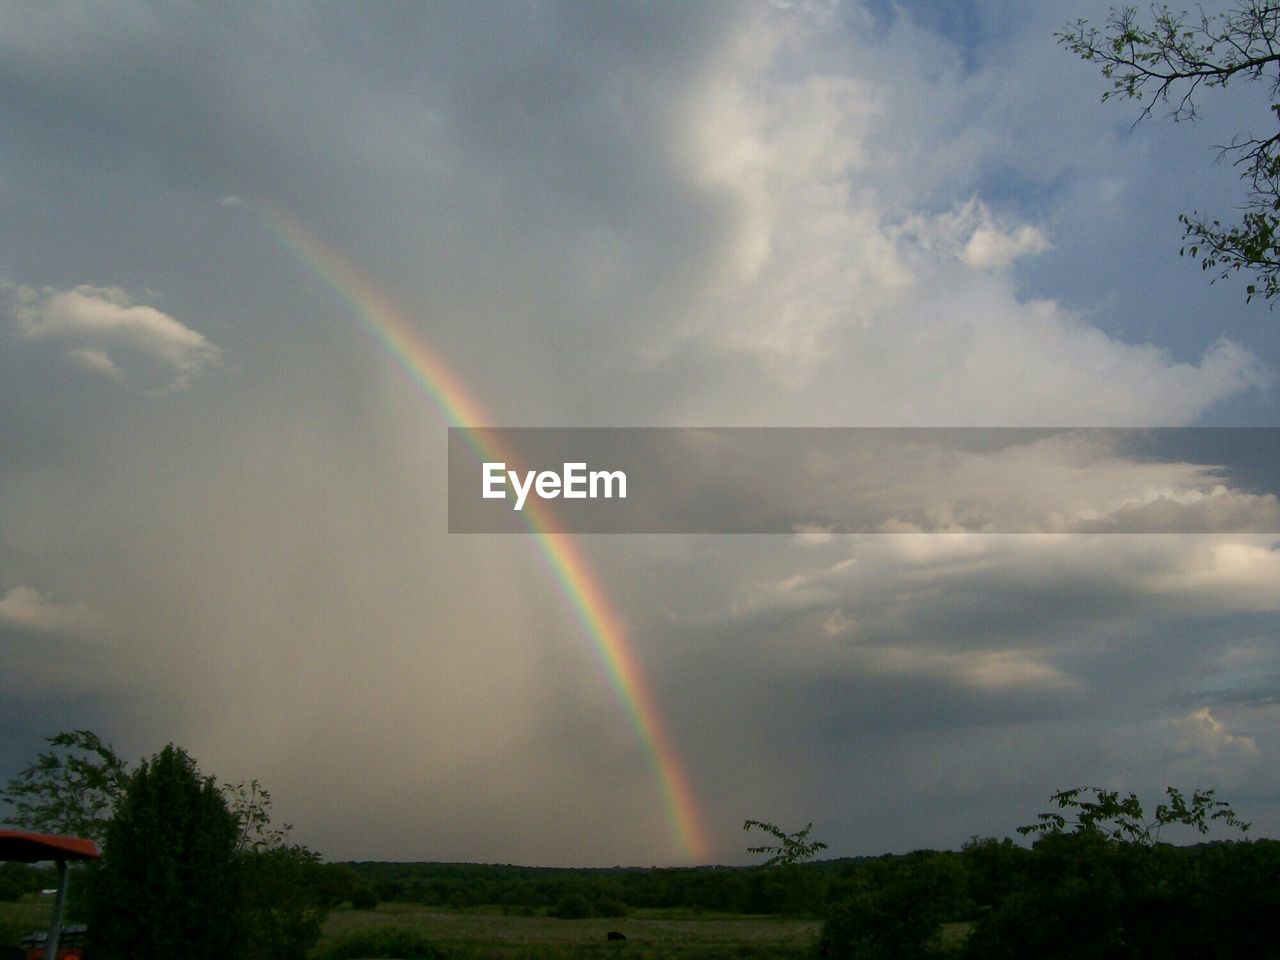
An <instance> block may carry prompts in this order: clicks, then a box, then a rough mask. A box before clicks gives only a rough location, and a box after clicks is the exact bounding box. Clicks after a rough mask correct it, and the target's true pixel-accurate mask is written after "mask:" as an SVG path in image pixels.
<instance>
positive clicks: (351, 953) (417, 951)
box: [321, 927, 445, 960]
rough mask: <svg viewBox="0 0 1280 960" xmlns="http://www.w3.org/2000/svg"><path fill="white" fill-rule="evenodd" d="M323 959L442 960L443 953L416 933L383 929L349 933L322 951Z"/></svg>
mask: <svg viewBox="0 0 1280 960" xmlns="http://www.w3.org/2000/svg"><path fill="white" fill-rule="evenodd" d="M321 956H322V957H323V958H324V960H350V958H365V957H397V958H401V960H444V957H445V953H444V952H443V951H442V950H441V949H440V948H439V947H437V946H436V945H435V944H433V943H432V942H431V941H430V940H428V939H427V938H426V937H424V936H423V935H422V934H421V933H418V932H417V931H416V930H407V929H404V928H402V927H384V928H383V929H381V930H368V931H363V932H360V933H353V934H349V935H348V936H345V937H343V938H342V939H341V940H339V941H338V942H337V943H335V944H334V945H333V946H331V947H329V948H328V949H327V950H325V951H324V953H323V954H321Z"/></svg>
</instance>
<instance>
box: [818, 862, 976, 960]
mask: <svg viewBox="0 0 1280 960" xmlns="http://www.w3.org/2000/svg"><path fill="white" fill-rule="evenodd" d="M851 880H852V882H851V884H850V887H851V890H850V892H849V893H847V894H846V895H845V896H844V897H843V898H842V899H840V900H838V901H837V902H836V903H834V904H832V905H831V906H830V907H829V908H828V911H827V918H826V922H825V923H824V924H823V926H822V934H821V937H820V938H819V941H818V949H819V952H820V953H821V954H822V955H823V956H826V957H833V958H860V960H881V958H883V960H914V958H920V957H927V956H931V955H933V954H936V953H937V952H938V951H939V950H940V949H941V934H942V924H943V922H944V921H946V920H949V919H953V918H954V916H955V913H956V909H957V905H958V904H959V903H960V902H962V899H963V898H962V891H963V887H964V882H963V877H962V875H961V867H960V861H959V860H958V858H956V857H955V855H954V854H945V853H936V852H933V851H917V852H916V853H913V854H909V855H908V856H905V857H882V858H880V859H878V860H876V861H873V862H871V863H869V864H865V865H863V866H862V867H861V868H859V869H858V870H857V872H856V873H855V874H854V876H853V877H852V878H851Z"/></svg>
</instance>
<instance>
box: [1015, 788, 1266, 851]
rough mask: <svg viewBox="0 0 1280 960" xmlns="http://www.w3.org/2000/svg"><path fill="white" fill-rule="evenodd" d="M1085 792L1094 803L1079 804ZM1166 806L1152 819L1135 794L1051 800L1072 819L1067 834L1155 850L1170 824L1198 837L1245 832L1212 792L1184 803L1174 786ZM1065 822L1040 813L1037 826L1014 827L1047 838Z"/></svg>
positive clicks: (1062, 794)
mask: <svg viewBox="0 0 1280 960" xmlns="http://www.w3.org/2000/svg"><path fill="white" fill-rule="evenodd" d="M1086 790H1087V791H1089V792H1090V793H1092V794H1093V799H1092V800H1088V799H1081V794H1083V793H1085V792H1086ZM1165 795H1166V796H1167V797H1168V802H1167V803H1161V804H1158V805H1157V806H1156V810H1155V815H1154V816H1153V817H1151V818H1150V819H1148V818H1147V815H1146V813H1145V812H1144V811H1143V809H1142V803H1141V802H1140V801H1139V800H1138V797H1137V794H1133V793H1130V794H1128V795H1127V796H1124V797H1122V796H1120V792H1119V791H1118V790H1104V789H1103V788H1102V787H1075V788H1073V789H1070V790H1059V791H1058V792H1057V793H1055V794H1053V796H1051V797H1050V798H1049V799H1050V800H1052V801H1053V802H1054V803H1056V804H1057V805H1058V808H1059V809H1060V810H1066V811H1071V812H1072V813H1073V814H1074V817H1075V819H1074V820H1073V821H1072V822H1071V826H1072V829H1071V830H1070V831H1069V832H1071V833H1081V834H1097V835H1099V836H1102V837H1104V838H1106V839H1109V840H1120V841H1127V842H1130V843H1140V844H1143V845H1144V846H1154V845H1155V844H1157V843H1159V842H1160V832H1161V831H1162V830H1163V829H1164V828H1165V827H1167V826H1170V825H1171V824H1182V825H1184V826H1188V827H1194V828H1195V829H1196V830H1198V831H1199V832H1200V833H1201V834H1205V833H1208V832H1209V827H1210V825H1211V824H1213V823H1222V824H1224V825H1225V826H1228V827H1235V828H1236V829H1238V830H1239V831H1240V832H1241V833H1244V832H1246V831H1247V830H1248V829H1249V824H1248V823H1246V822H1244V821H1243V820H1241V819H1240V818H1239V817H1237V816H1236V812H1235V811H1234V810H1232V809H1231V806H1230V805H1229V804H1228V803H1226V802H1225V801H1223V800H1216V799H1214V792H1213V791H1212V790H1193V791H1192V792H1191V800H1190V803H1188V801H1187V798H1186V796H1185V795H1184V794H1183V793H1182V791H1180V790H1177V789H1175V788H1174V787H1168V788H1167V789H1166V790H1165ZM1067 824H1068V821H1067V818H1066V817H1065V816H1063V815H1062V814H1061V813H1053V812H1050V813H1042V814H1040V815H1039V816H1038V817H1037V818H1036V822H1035V823H1032V824H1028V825H1026V826H1023V827H1018V833H1020V834H1022V835H1023V836H1024V837H1025V836H1029V835H1031V834H1038V835H1040V836H1047V835H1050V834H1060V833H1063V832H1064V831H1065V830H1066V827H1067Z"/></svg>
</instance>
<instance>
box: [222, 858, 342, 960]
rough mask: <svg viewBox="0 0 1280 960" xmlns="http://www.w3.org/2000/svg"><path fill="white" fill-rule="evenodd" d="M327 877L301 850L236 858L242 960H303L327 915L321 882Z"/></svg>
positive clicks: (326, 904) (314, 943) (318, 864)
mask: <svg viewBox="0 0 1280 960" xmlns="http://www.w3.org/2000/svg"><path fill="white" fill-rule="evenodd" d="M326 871H327V866H326V865H325V864H322V863H320V858H319V856H317V855H316V854H315V853H312V852H311V851H310V850H308V849H307V848H306V847H302V846H296V845H292V846H283V847H275V848H273V849H270V850H254V851H251V852H249V853H243V854H241V855H240V880H241V885H242V889H243V899H242V901H241V906H240V913H239V915H238V921H239V931H240V936H241V941H242V947H243V953H242V954H241V955H240V957H241V960H304V958H305V957H306V956H307V953H308V952H309V951H310V950H311V948H312V947H314V946H315V945H316V941H318V940H319V939H320V928H321V927H322V926H323V924H324V921H325V917H327V916H328V915H329V905H328V901H327V900H326V895H325V891H324V889H323V884H322V882H321V880H322V878H324V876H325V873H326Z"/></svg>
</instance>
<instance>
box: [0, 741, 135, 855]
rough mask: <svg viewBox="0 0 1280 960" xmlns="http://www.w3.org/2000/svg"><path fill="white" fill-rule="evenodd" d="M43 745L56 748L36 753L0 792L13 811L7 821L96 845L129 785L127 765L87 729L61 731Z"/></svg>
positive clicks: (107, 745) (108, 745)
mask: <svg viewBox="0 0 1280 960" xmlns="http://www.w3.org/2000/svg"><path fill="white" fill-rule="evenodd" d="M46 742H47V743H49V744H50V745H51V746H53V747H55V748H56V749H54V750H51V751H49V752H48V753H42V754H40V755H39V756H38V757H36V760H35V762H34V763H29V764H27V766H26V767H25V768H23V770H22V772H21V773H19V774H18V775H17V776H16V777H14V778H13V779H11V780H10V781H9V782H8V783H7V784H6V785H5V787H4V789H3V790H0V797H2V798H3V799H4V800H5V801H7V802H8V803H9V805H10V806H11V807H12V810H13V812H12V813H11V814H10V815H9V819H10V820H11V821H12V822H13V823H15V824H17V825H18V826H21V827H26V828H27V829H29V830H37V831H41V832H44V833H61V834H68V835H71V836H76V837H89V838H91V839H92V840H94V841H96V842H97V843H99V844H100V843H101V842H102V838H103V835H104V833H105V831H106V827H107V824H108V823H110V821H111V816H112V813H113V811H114V810H115V807H116V803H117V802H118V801H119V799H120V797H121V795H122V794H123V793H124V788H125V785H126V784H127V783H128V780H129V771H128V766H127V765H126V764H125V762H124V761H123V760H121V759H120V757H119V755H118V754H116V752H115V750H114V749H112V747H111V745H110V744H109V743H103V742H102V739H101V738H100V737H99V736H98V735H97V734H96V733H93V732H92V731H90V730H71V731H63V732H62V733H59V734H57V735H56V736H52V737H49V738H47V740H46Z"/></svg>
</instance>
